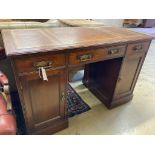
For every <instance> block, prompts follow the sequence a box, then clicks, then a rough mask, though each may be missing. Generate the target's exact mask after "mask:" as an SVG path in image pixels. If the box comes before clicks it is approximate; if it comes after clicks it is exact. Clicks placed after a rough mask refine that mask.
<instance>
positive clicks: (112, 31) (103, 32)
mask: <svg viewBox="0 0 155 155" xmlns="http://www.w3.org/2000/svg"><path fill="white" fill-rule="evenodd" d="M2 36H3V41H4V45H5V50H6V55H7V56H8V57H9V58H10V60H11V63H12V68H13V71H14V76H15V79H16V85H17V88H18V93H19V96H20V101H21V106H22V110H23V114H24V119H25V124H26V129H27V134H52V133H54V132H57V131H59V130H62V129H64V128H66V127H67V126H68V120H67V118H66V87H67V84H68V74H69V71H70V70H71V69H76V68H77V67H80V66H85V72H84V78H83V84H84V85H85V86H86V87H87V88H88V89H89V90H90V91H91V92H92V93H94V94H95V95H96V97H98V98H99V99H100V100H101V101H102V102H103V103H104V104H105V105H106V107H107V108H109V109H110V108H113V107H116V106H118V105H121V104H124V103H126V102H128V101H129V100H131V99H132V97H133V90H134V87H135V84H136V81H137V78H138V75H139V73H140V70H141V67H142V64H143V62H144V59H145V56H146V54H147V51H148V48H149V45H150V43H151V40H152V39H153V37H152V36H149V35H145V34H141V33H137V32H133V31H131V30H128V29H124V28H114V27H98V28H97V27H96V28H94V27H92V28H86V27H83V28H80V27H79V28H71V27H65V28H41V29H14V30H3V31H2ZM40 68H42V69H44V70H45V72H46V74H47V78H48V81H44V80H43V79H42V78H41V77H40V76H39V72H40Z"/></svg>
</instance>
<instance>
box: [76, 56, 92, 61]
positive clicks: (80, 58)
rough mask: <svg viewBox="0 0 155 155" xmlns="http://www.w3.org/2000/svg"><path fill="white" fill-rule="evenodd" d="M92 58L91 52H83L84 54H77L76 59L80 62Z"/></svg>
mask: <svg viewBox="0 0 155 155" xmlns="http://www.w3.org/2000/svg"><path fill="white" fill-rule="evenodd" d="M92 58H93V55H92V54H84V55H78V56H77V59H78V60H79V61H81V62H84V61H89V60H91V59H92Z"/></svg>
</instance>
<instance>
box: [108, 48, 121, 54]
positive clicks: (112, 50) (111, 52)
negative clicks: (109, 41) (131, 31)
mask: <svg viewBox="0 0 155 155" xmlns="http://www.w3.org/2000/svg"><path fill="white" fill-rule="evenodd" d="M119 51H120V49H110V50H108V54H109V55H113V54H118V53H119Z"/></svg>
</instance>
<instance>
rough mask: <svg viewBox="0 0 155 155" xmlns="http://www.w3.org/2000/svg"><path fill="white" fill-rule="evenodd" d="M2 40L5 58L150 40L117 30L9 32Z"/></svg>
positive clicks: (13, 30)
mask: <svg viewBox="0 0 155 155" xmlns="http://www.w3.org/2000/svg"><path fill="white" fill-rule="evenodd" d="M2 36H3V41H4V46H5V50H6V55H7V56H14V55H22V54H31V53H38V52H45V51H57V50H65V49H74V48H81V47H89V46H98V45H111V44H116V43H126V42H135V41H140V40H149V39H150V40H151V39H153V37H152V36H150V35H146V34H142V33H138V32H134V31H131V30H128V29H125V28H116V27H91V28H90V27H89V28H88V27H63V28H40V29H8V30H2Z"/></svg>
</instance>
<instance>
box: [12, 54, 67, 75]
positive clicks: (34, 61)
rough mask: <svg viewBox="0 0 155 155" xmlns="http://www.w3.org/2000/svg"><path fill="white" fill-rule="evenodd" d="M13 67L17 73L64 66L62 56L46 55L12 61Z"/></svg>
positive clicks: (63, 57) (63, 56)
mask: <svg viewBox="0 0 155 155" xmlns="http://www.w3.org/2000/svg"><path fill="white" fill-rule="evenodd" d="M14 63H15V67H16V70H17V72H18V73H23V72H32V71H35V70H37V69H38V68H39V67H44V68H56V67H61V66H65V55H64V54H55V55H53V54H46V55H41V56H34V55H33V56H30V57H24V58H15V59H14Z"/></svg>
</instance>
